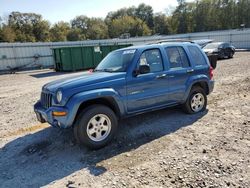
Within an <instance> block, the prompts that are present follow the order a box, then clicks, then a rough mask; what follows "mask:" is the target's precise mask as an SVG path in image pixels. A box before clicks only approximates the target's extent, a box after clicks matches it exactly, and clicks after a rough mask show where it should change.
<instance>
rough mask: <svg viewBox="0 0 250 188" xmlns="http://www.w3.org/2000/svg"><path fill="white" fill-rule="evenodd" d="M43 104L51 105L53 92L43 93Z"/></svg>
mask: <svg viewBox="0 0 250 188" xmlns="http://www.w3.org/2000/svg"><path fill="white" fill-rule="evenodd" d="M41 104H42V106H43V107H44V108H49V107H51V104H52V94H50V93H44V92H42V94H41Z"/></svg>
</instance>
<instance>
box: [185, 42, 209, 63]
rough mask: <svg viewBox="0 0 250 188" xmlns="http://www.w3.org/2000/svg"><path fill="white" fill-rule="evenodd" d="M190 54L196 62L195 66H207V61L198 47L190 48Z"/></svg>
mask: <svg viewBox="0 0 250 188" xmlns="http://www.w3.org/2000/svg"><path fill="white" fill-rule="evenodd" d="M188 49H189V51H190V54H191V56H192V58H193V60H194V63H195V65H198V66H199V65H207V62H206V59H205V57H204V56H203V54H202V52H201V50H200V49H199V48H198V47H196V46H189V47H188Z"/></svg>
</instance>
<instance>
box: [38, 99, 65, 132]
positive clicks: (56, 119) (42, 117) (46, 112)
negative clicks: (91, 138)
mask: <svg viewBox="0 0 250 188" xmlns="http://www.w3.org/2000/svg"><path fill="white" fill-rule="evenodd" d="M34 111H35V113H36V116H37V119H38V121H40V122H41V123H44V122H48V123H49V124H50V125H52V126H53V127H60V128H68V127H69V126H70V125H68V124H67V115H66V116H53V115H52V112H55V111H56V112H67V114H68V112H69V111H68V109H67V108H65V107H50V108H47V109H46V108H44V107H43V106H42V104H41V102H40V101H38V102H37V103H36V104H35V105H34Z"/></svg>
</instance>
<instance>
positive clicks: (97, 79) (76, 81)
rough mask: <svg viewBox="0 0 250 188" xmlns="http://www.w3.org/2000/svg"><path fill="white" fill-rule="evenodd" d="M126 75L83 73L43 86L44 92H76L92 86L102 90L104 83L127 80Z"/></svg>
mask: <svg viewBox="0 0 250 188" xmlns="http://www.w3.org/2000/svg"><path fill="white" fill-rule="evenodd" d="M125 74H126V73H124V72H123V73H121V72H119V73H110V72H93V73H83V75H78V76H73V77H68V78H63V79H59V80H56V81H52V82H49V83H47V84H45V85H44V86H43V91H48V92H52V93H55V92H56V91H57V90H58V89H60V90H65V91H69V90H71V89H73V90H76V89H77V88H82V87H86V86H90V85H95V87H98V88H100V85H102V86H104V85H103V83H104V82H107V81H111V80H116V79H119V78H125Z"/></svg>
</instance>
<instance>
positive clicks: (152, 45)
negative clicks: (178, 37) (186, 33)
mask: <svg viewBox="0 0 250 188" xmlns="http://www.w3.org/2000/svg"><path fill="white" fill-rule="evenodd" d="M190 45H193V46H198V45H197V44H195V43H192V42H175V41H170V42H162V43H150V44H143V45H137V46H129V47H126V48H122V49H118V50H116V51H120V50H135V49H139V50H147V49H152V48H159V47H164V48H165V47H171V46H190Z"/></svg>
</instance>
